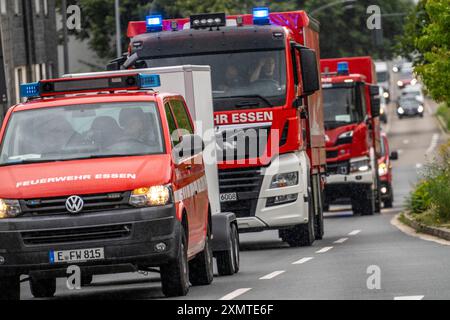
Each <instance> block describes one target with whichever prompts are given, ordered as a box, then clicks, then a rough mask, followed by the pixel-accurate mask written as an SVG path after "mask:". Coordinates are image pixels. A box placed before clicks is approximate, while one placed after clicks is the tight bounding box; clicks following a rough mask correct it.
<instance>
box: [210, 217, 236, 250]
mask: <svg viewBox="0 0 450 320" xmlns="http://www.w3.org/2000/svg"><path fill="white" fill-rule="evenodd" d="M233 222H236V216H235V214H234V213H232V212H219V213H216V214H213V215H212V234H213V239H212V249H213V252H217V251H228V250H231V249H232V244H231V241H230V233H231V224H232V223H233Z"/></svg>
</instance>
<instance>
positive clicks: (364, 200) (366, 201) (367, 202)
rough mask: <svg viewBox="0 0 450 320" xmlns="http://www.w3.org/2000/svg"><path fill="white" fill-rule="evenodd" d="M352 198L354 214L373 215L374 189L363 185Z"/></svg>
mask: <svg viewBox="0 0 450 320" xmlns="http://www.w3.org/2000/svg"><path fill="white" fill-rule="evenodd" d="M362 189H363V190H361V191H360V192H359V193H358V194H357V195H355V197H354V198H352V209H353V213H354V214H355V215H363V216H368V215H373V214H374V213H375V191H374V190H372V187H371V186H370V185H368V186H364V187H363V188H362Z"/></svg>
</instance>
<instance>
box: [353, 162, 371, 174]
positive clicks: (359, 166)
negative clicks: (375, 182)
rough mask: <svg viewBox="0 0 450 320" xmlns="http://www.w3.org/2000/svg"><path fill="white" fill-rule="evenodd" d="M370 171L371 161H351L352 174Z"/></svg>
mask: <svg viewBox="0 0 450 320" xmlns="http://www.w3.org/2000/svg"><path fill="white" fill-rule="evenodd" d="M368 170H370V160H369V159H362V160H355V161H351V160H350V172H352V173H353V172H365V171H368Z"/></svg>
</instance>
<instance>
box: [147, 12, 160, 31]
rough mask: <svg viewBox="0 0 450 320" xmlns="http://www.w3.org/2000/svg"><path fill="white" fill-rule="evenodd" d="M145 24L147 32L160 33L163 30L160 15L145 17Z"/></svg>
mask: <svg viewBox="0 0 450 320" xmlns="http://www.w3.org/2000/svg"><path fill="white" fill-rule="evenodd" d="M145 21H146V23H147V32H161V31H162V29H163V18H162V15H152V16H147V17H146V19H145Z"/></svg>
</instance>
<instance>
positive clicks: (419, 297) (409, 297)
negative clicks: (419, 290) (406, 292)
mask: <svg viewBox="0 0 450 320" xmlns="http://www.w3.org/2000/svg"><path fill="white" fill-rule="evenodd" d="M423 298H424V296H401V297H394V300H422V299H423Z"/></svg>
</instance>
